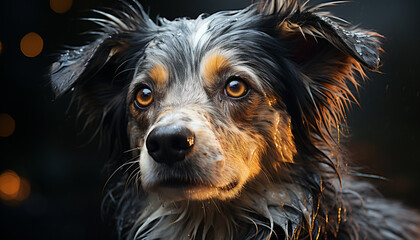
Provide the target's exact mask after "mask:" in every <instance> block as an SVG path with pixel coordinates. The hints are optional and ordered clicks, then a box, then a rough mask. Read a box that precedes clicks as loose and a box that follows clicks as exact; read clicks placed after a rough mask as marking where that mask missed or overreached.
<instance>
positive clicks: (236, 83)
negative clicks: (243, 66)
mask: <svg viewBox="0 0 420 240" xmlns="http://www.w3.org/2000/svg"><path fill="white" fill-rule="evenodd" d="M225 93H226V94H227V95H228V96H229V97H232V98H240V97H243V96H245V95H246V94H247V93H248V86H247V85H246V83H245V82H244V81H243V80H242V78H240V77H237V76H235V77H231V78H229V80H228V82H227V84H226V87H225Z"/></svg>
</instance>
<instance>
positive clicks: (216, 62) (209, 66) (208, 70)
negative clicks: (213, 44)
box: [202, 52, 229, 86]
mask: <svg viewBox="0 0 420 240" xmlns="http://www.w3.org/2000/svg"><path fill="white" fill-rule="evenodd" d="M228 66H229V60H228V59H227V58H226V57H225V56H223V55H222V54H221V53H220V52H214V53H212V54H211V55H209V56H208V57H206V58H205V59H204V61H203V67H202V74H203V77H204V81H205V83H206V85H208V86H210V85H212V83H213V82H214V80H215V78H216V77H217V75H218V74H219V73H220V72H221V71H223V70H225V69H226V68H227V67H228Z"/></svg>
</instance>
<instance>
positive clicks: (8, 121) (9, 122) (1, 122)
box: [0, 113, 15, 137]
mask: <svg viewBox="0 0 420 240" xmlns="http://www.w3.org/2000/svg"><path fill="white" fill-rule="evenodd" d="M14 131H15V120H14V119H13V118H12V117H11V116H10V115H9V114H7V113H1V114H0V137H8V136H10V135H12V134H13V132H14Z"/></svg>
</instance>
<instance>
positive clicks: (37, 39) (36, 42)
mask: <svg viewBox="0 0 420 240" xmlns="http://www.w3.org/2000/svg"><path fill="white" fill-rule="evenodd" d="M43 47H44V40H42V38H41V36H39V34H38V33H34V32H30V33H28V34H26V35H25V36H24V37H23V38H22V40H20V50H21V51H22V53H23V54H24V55H25V56H27V57H36V56H38V55H39V54H40V53H41V52H42V48H43Z"/></svg>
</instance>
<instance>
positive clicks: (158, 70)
mask: <svg viewBox="0 0 420 240" xmlns="http://www.w3.org/2000/svg"><path fill="white" fill-rule="evenodd" d="M149 76H150V78H151V79H152V80H153V81H155V82H156V83H157V85H158V86H162V85H163V84H164V83H165V82H166V81H168V78H169V74H168V71H167V70H166V69H165V68H164V67H163V66H162V65H155V66H154V67H153V68H152V69H150V71H149Z"/></svg>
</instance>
